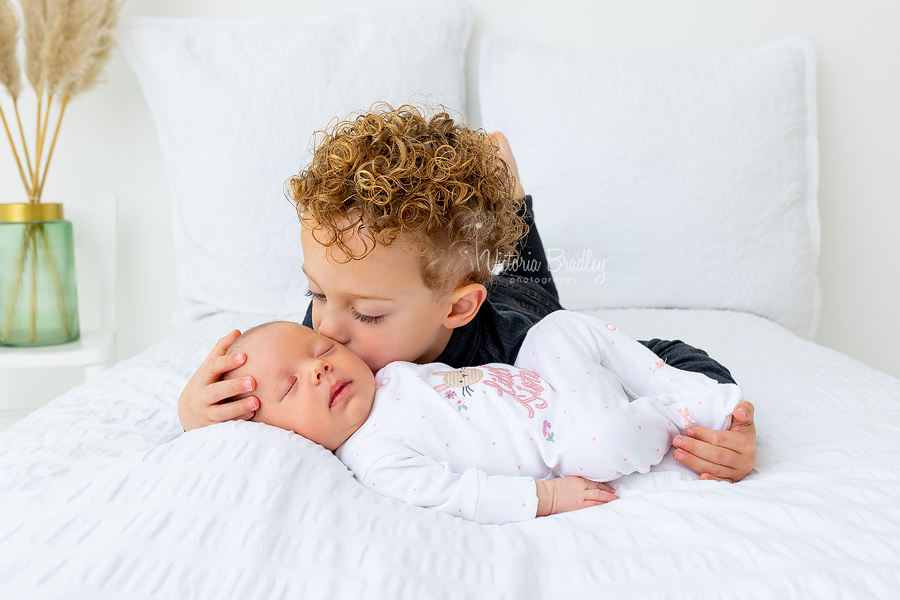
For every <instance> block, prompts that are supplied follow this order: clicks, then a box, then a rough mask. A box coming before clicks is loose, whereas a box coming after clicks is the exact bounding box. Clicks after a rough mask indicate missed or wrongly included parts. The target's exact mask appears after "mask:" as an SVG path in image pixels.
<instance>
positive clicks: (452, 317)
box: [442, 283, 487, 329]
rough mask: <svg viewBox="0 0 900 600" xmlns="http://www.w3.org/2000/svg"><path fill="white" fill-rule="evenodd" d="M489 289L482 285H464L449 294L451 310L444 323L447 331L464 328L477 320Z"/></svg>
mask: <svg viewBox="0 0 900 600" xmlns="http://www.w3.org/2000/svg"><path fill="white" fill-rule="evenodd" d="M485 298H487V289H485V287H484V286H483V285H481V284H480V283H470V284H468V285H462V286H459V287H458V288H456V289H455V290H453V291H452V292H450V293H449V294H448V302H449V304H450V310H449V311H448V313H447V316H445V317H444V322H443V323H442V324H443V326H444V327H446V328H447V329H456V328H457V327H462V326H463V325H465V324H466V323H468V322H469V321H471V320H472V319H474V318H475V315H477V314H478V310H479V309H480V308H481V305H482V304H484V300H485Z"/></svg>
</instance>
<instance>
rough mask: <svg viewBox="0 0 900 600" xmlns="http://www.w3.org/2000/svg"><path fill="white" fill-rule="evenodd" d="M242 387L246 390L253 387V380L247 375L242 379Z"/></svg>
mask: <svg viewBox="0 0 900 600" xmlns="http://www.w3.org/2000/svg"><path fill="white" fill-rule="evenodd" d="M244 389H245V390H248V391H249V390H251V389H253V381H252V380H251V379H250V378H249V377H248V378H247V379H245V380H244Z"/></svg>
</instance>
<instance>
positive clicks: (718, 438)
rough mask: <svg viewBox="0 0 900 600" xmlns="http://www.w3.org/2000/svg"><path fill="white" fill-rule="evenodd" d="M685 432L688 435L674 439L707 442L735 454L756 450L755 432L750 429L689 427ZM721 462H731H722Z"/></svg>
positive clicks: (710, 458) (749, 452)
mask: <svg viewBox="0 0 900 600" xmlns="http://www.w3.org/2000/svg"><path fill="white" fill-rule="evenodd" d="M687 432H688V436H690V437H686V436H677V438H676V439H678V438H681V439H688V440H690V439H693V440H697V441H699V442H703V443H705V444H708V445H709V446H712V447H713V448H720V449H722V450H723V451H730V452H732V453H735V454H737V455H745V454H747V455H749V454H753V453H754V452H755V450H756V432H755V431H752V430H750V429H738V430H734V431H732V430H729V431H719V430H717V429H707V428H706V427H690V428H688V430H687ZM689 452H693V450H689ZM727 454H728V452H725V454H724V455H723V457H722V458H723V459H724V460H726V461H728V458H727V457H726V455H727ZM704 457H705V458H707V459H709V460H712V461H713V462H719V461H718V460H715V459H714V458H713V457H711V456H706V455H704ZM732 462H734V461H732ZM721 464H732V463H731V462H724V463H721Z"/></svg>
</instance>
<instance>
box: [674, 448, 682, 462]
mask: <svg viewBox="0 0 900 600" xmlns="http://www.w3.org/2000/svg"><path fill="white" fill-rule="evenodd" d="M672 458H674V459H675V460H681V450H676V451H675V452H673V453H672Z"/></svg>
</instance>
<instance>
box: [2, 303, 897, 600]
mask: <svg viewBox="0 0 900 600" xmlns="http://www.w3.org/2000/svg"><path fill="white" fill-rule="evenodd" d="M275 316H278V317H281V318H284V317H288V318H290V317H293V318H295V319H299V318H300V317H301V315H299V314H297V315H258V316H250V315H236V314H218V315H214V316H212V317H209V318H207V319H205V320H203V321H200V322H198V323H195V324H193V325H191V326H188V327H186V328H185V329H183V330H181V331H180V332H178V333H176V334H174V335H172V336H171V337H169V338H168V339H166V340H165V341H163V342H162V343H160V344H158V345H157V346H155V347H153V348H151V349H150V350H147V351H146V352H144V353H142V354H140V355H139V356H136V357H134V358H132V359H129V360H126V361H123V362H122V363H120V364H119V365H117V366H116V367H115V368H113V369H110V370H108V371H106V372H104V373H102V374H101V375H100V376H98V377H96V378H95V379H94V380H92V381H90V382H89V383H87V384H85V385H82V386H79V387H77V388H75V389H73V390H72V391H70V392H69V393H67V394H66V395H64V396H62V397H61V398H58V399H57V400H55V401H53V402H52V403H50V404H49V405H48V406H46V407H44V408H43V409H41V410H38V411H36V412H35V413H33V414H32V415H30V416H29V417H28V418H27V419H25V420H24V421H22V422H20V423H18V424H16V425H15V426H13V427H11V428H10V429H8V430H6V431H4V432H2V433H0V514H2V515H3V518H2V519H0V598H10V599H19V598H22V599H25V598H27V599H40V598H91V599H99V598H110V599H116V600H124V599H131V598H210V599H213V598H215V599H220V598H241V599H250V598H260V599H273V598H283V597H284V598H287V597H291V598H323V599H332V598H361V597H366V598H479V599H482V598H516V599H520V598H575V597H584V598H595V597H627V598H647V597H703V598H706V597H736V598H760V597H766V598H772V597H778V598H782V597H801V598H872V597H878V598H891V597H896V594H897V590H898V589H900V381H898V380H897V379H894V378H892V377H889V376H888V375H885V374H883V373H880V372H877V371H874V370H872V369H870V368H868V367H866V366H864V365H862V364H860V363H858V362H856V361H853V360H851V359H849V358H847V357H845V356H843V355H841V354H839V353H837V352H834V351H831V350H828V349H826V348H823V347H821V346H818V345H815V344H813V343H811V342H808V341H805V340H803V339H801V338H799V337H797V336H795V335H794V334H792V333H790V332H788V331H787V330H786V329H784V328H782V327H781V326H779V325H776V324H774V323H772V322H769V321H767V320H765V319H762V318H760V317H756V316H752V315H749V314H744V313H735V312H727V311H664V310H623V311H614V310H607V311H603V313H602V317H603V318H605V319H607V320H610V321H614V322H615V323H616V324H617V325H618V326H619V327H620V328H621V329H623V330H624V331H625V332H626V333H628V334H630V335H632V336H633V337H637V338H639V339H647V338H648V337H651V336H655V337H663V338H666V337H668V338H681V339H684V340H685V341H687V342H688V343H691V344H694V345H696V346H698V347H701V348H704V349H705V350H707V351H709V352H710V353H711V354H712V355H713V356H714V357H716V358H717V359H719V360H720V361H721V362H722V363H723V364H725V365H727V366H729V367H731V368H732V371H733V374H734V376H735V377H736V379H737V380H738V383H739V384H741V386H742V388H743V390H744V392H745V397H746V398H747V399H748V400H750V401H751V402H753V403H754V405H755V406H756V408H757V413H756V423H757V428H758V436H759V454H758V459H757V467H756V469H755V470H754V471H753V472H752V473H751V474H750V475H749V476H748V477H747V478H746V479H745V480H744V481H742V482H741V483H738V484H735V485H730V484H725V483H715V482H705V481H699V480H698V479H697V477H696V476H695V475H693V474H690V473H688V472H686V470H684V469H683V468H680V467H679V466H678V465H677V464H675V463H674V462H673V461H671V459H666V460H665V461H664V462H663V463H662V464H661V465H659V466H658V467H656V468H654V470H653V471H651V473H649V474H645V475H640V474H636V475H631V476H628V477H626V478H623V479H622V480H620V481H619V483H618V488H619V493H620V495H621V496H622V499H621V500H617V501H615V502H613V503H611V504H608V505H606V506H601V507H596V508H591V509H587V510H583V511H578V512H574V513H568V514H564V515H557V516H553V517H547V518H541V519H537V520H534V521H529V522H525V523H520V524H514V525H504V526H483V525H476V524H474V523H470V522H467V521H464V520H462V519H457V518H454V517H451V516H447V515H443V514H440V513H438V512H435V511H430V510H427V509H421V508H416V507H412V506H407V505H404V504H401V503H398V502H396V501H393V500H390V499H387V498H384V497H382V496H378V495H376V494H374V493H372V492H370V491H369V490H366V489H364V488H363V487H362V486H360V485H359V484H358V483H357V482H356V481H355V480H354V479H353V477H352V476H351V475H350V474H349V472H348V471H347V470H346V468H345V467H344V466H343V465H342V464H341V463H340V462H339V461H338V460H337V459H336V458H335V457H334V456H332V455H331V454H330V453H329V452H327V451H326V450H324V449H323V448H321V447H318V446H315V445H313V444H312V443H310V442H307V441H306V440H304V439H302V438H300V437H299V436H297V435H294V434H292V433H289V432H286V431H281V430H278V429H275V428H272V427H269V426H266V425H261V424H257V423H227V424H222V425H217V426H213V427H208V428H205V429H202V430H198V431H192V432H189V433H186V434H185V433H182V431H181V427H180V426H179V423H178V417H177V415H176V411H175V407H176V404H177V401H178V395H179V393H180V391H181V389H182V388H183V386H184V384H185V383H186V381H187V379H188V377H189V376H190V374H191V373H192V372H193V371H194V369H195V368H196V367H197V365H199V363H200V362H201V361H202V359H203V357H204V356H205V355H206V353H207V352H208V351H209V349H210V348H211V347H212V345H213V343H214V342H215V340H216V339H217V338H218V337H220V336H221V335H223V334H224V333H226V332H227V331H228V330H229V328H231V327H240V328H244V327H247V326H249V325H252V324H254V323H257V322H261V321H264V320H268V319H270V318H273V317H275ZM598 316H601V315H600V314H598Z"/></svg>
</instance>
